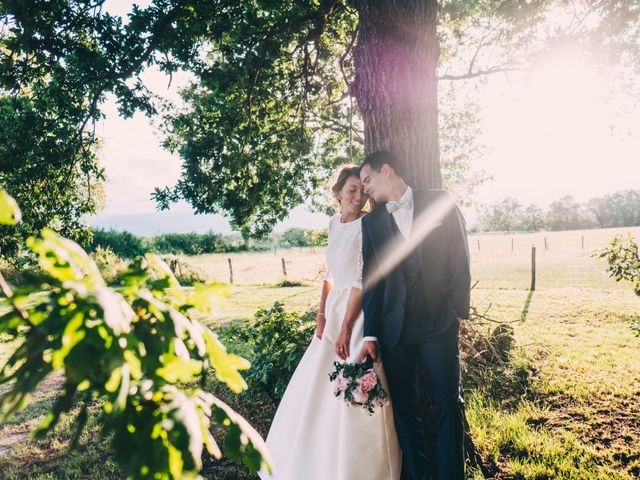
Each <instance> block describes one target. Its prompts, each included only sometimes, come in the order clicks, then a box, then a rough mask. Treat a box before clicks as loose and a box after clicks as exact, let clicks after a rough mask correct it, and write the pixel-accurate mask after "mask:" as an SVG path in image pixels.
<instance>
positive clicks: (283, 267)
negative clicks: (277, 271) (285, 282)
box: [281, 258, 287, 277]
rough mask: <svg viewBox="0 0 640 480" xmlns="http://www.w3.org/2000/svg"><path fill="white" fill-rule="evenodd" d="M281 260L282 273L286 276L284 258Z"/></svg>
mask: <svg viewBox="0 0 640 480" xmlns="http://www.w3.org/2000/svg"><path fill="white" fill-rule="evenodd" d="M281 260H282V274H283V275H284V276H285V277H286V276H287V267H286V265H285V264H284V258H282V259H281Z"/></svg>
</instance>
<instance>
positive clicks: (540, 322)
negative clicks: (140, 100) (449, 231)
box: [0, 228, 640, 479]
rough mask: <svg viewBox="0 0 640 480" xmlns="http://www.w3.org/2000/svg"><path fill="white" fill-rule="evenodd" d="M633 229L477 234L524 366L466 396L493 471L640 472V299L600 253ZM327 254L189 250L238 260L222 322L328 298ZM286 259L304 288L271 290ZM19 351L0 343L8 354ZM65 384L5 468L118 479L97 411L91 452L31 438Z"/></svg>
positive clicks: (219, 261)
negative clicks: (639, 323) (611, 273)
mask: <svg viewBox="0 0 640 480" xmlns="http://www.w3.org/2000/svg"><path fill="white" fill-rule="evenodd" d="M626 231H632V232H633V234H634V235H635V236H636V238H638V237H640V228H635V229H627V230H598V231H585V232H559V233H546V234H525V235H513V236H510V235H482V236H472V237H470V249H471V253H472V269H473V276H474V280H475V281H477V282H478V283H477V285H476V287H475V289H474V291H473V303H474V304H475V305H476V307H477V308H478V309H479V310H480V311H484V310H487V309H488V314H489V316H491V317H492V318H494V319H496V320H499V321H508V322H512V326H513V327H514V329H515V339H516V345H517V347H516V348H515V350H514V351H512V363H513V364H514V365H515V366H517V367H518V371H520V372H525V374H523V375H522V376H519V377H518V378H516V379H511V380H509V379H506V380H504V384H502V385H498V387H499V390H500V394H499V395H497V394H496V392H495V391H493V390H492V391H486V390H477V391H467V392H466V402H467V415H468V419H469V422H470V425H471V429H472V433H473V436H474V439H475V441H476V444H477V446H478V448H479V449H480V450H481V451H482V453H483V455H484V457H485V458H487V459H490V460H491V462H490V463H491V464H492V465H493V468H494V470H493V478H508V479H556V478H562V479H632V478H639V477H640V337H638V336H636V335H635V333H634V331H633V330H632V328H631V326H630V325H631V322H632V320H633V319H634V318H638V316H640V297H637V296H635V295H634V294H633V291H632V289H631V287H630V286H629V285H625V284H618V283H616V282H615V281H613V280H612V279H610V278H609V277H608V276H607V274H606V273H605V265H604V264H603V263H602V262H601V261H599V260H597V259H595V258H592V257H591V254H592V252H593V251H594V250H596V249H598V248H601V247H603V246H604V245H605V244H606V242H607V240H608V239H609V238H611V237H612V236H613V235H615V234H619V233H624V232H626ZM583 235H584V243H585V245H584V249H583V248H582V236H583ZM545 236H546V237H547V246H548V249H547V250H545V247H544V237H545ZM512 238H513V242H514V251H513V253H512V252H511V239H512ZM478 240H479V241H480V249H479V250H478ZM532 244H535V245H536V247H537V258H536V260H537V289H536V291H535V292H530V291H529V284H530V262H531V245H532ZM323 255H324V252H323V251H322V250H317V251H315V252H311V251H301V250H298V249H295V250H287V251H280V252H278V253H277V255H274V253H273V252H270V253H262V254H251V255H244V256H243V255H230V256H224V255H207V256H200V257H191V258H188V259H186V260H187V261H189V262H190V263H191V264H193V265H194V266H195V267H196V268H199V269H200V270H202V271H203V272H205V273H206V274H207V275H209V276H210V278H211V279H214V280H221V281H225V280H226V278H225V276H228V266H227V260H226V259H227V258H228V257H230V258H232V262H233V265H234V274H235V278H236V285H235V286H234V287H233V289H232V296H231V298H230V299H229V302H228V303H227V305H226V306H225V307H224V309H223V310H222V311H221V312H220V316H219V318H218V319H217V320H216V322H215V323H218V322H222V323H228V322H237V321H244V320H247V319H250V318H251V317H252V316H253V313H254V312H255V310H256V309H258V308H261V307H268V306H270V305H271V304H272V303H273V302H274V301H276V300H282V301H283V302H284V303H285V306H286V307H287V308H289V309H292V310H302V309H304V308H306V307H307V306H308V305H310V304H313V303H314V302H317V297H318V294H319V286H320V279H321V278H322V277H321V272H322V269H323ZM280 258H285V260H286V266H287V274H288V275H287V278H288V279H291V280H300V281H303V282H304V283H305V285H304V286H301V287H292V288H277V287H274V286H273V284H274V283H275V282H278V281H280V280H282V277H283V275H282V269H281V265H280ZM227 278H228V277H227ZM269 284H270V285H269ZM10 347H11V345H10V344H7V343H5V344H1V343H0V361H1V360H2V358H3V357H4V358H6V355H7V353H8V351H9V349H10ZM55 386H56V384H55V380H53V381H52V382H50V383H49V384H47V385H45V386H44V388H43V389H42V391H41V392H40V393H39V394H38V396H37V397H36V398H34V399H33V400H32V402H31V404H30V405H29V407H28V408H27V409H26V410H25V411H24V412H23V413H22V414H21V415H20V417H18V418H16V419H14V420H12V421H11V422H9V423H8V424H6V425H4V426H2V427H0V478H2V477H4V478H40V479H54V478H55V479H57V478H87V477H93V478H114V479H115V478H119V476H118V471H117V468H116V467H115V465H114V464H113V463H112V462H111V461H110V460H109V452H108V448H107V447H106V446H105V442H103V441H98V440H96V438H99V425H98V422H97V420H95V418H97V417H93V418H94V423H93V424H91V425H90V426H89V427H90V428H89V431H88V432H87V434H85V436H84V441H83V446H82V447H81V453H80V454H68V453H66V451H65V447H66V444H67V442H68V440H69V438H70V432H69V429H70V427H69V425H66V424H65V423H64V422H63V424H62V425H60V427H58V429H57V430H56V432H55V435H53V436H52V437H51V438H49V439H48V440H46V441H44V442H40V443H36V442H33V441H27V440H26V437H25V434H26V432H28V431H29V429H30V428H32V427H33V426H34V425H35V424H36V423H37V422H38V421H39V419H40V418H41V417H42V415H43V414H44V412H45V410H46V408H47V407H48V406H49V405H50V403H51V401H52V398H53V396H54V394H55ZM237 408H238V409H239V410H240V411H241V412H243V413H244V414H246V415H247V417H248V418H249V420H250V421H252V422H253V423H254V424H255V425H256V426H257V427H258V429H259V430H260V431H261V432H262V433H265V432H266V430H267V429H268V425H269V421H270V418H271V415H272V414H273V408H274V406H273V405H263V404H262V403H260V399H259V398H257V397H255V396H251V394H243V395H241V396H240V397H239V398H238V400H237ZM238 472H240V473H238ZM241 472H242V469H237V468H235V467H232V466H229V464H228V463H223V464H222V466H220V465H216V464H212V463H210V462H208V463H207V470H206V472H205V476H206V478H211V479H213V478H220V479H222V478H227V479H232V478H248V477H246V476H244V474H242V473H241ZM472 475H475V476H474V478H482V477H481V476H480V474H479V473H478V472H476V473H472Z"/></svg>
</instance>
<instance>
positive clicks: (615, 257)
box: [596, 233, 640, 295]
mask: <svg viewBox="0 0 640 480" xmlns="http://www.w3.org/2000/svg"><path fill="white" fill-rule="evenodd" d="M596 256H598V257H599V258H604V259H605V260H606V262H607V264H608V267H607V270H608V272H609V275H610V276H611V277H613V278H615V279H616V281H617V282H619V281H620V280H625V281H627V282H631V283H632V284H633V289H634V291H635V292H636V295H640V257H639V256H638V244H637V243H636V242H635V241H634V239H633V237H632V236H631V234H630V233H629V234H627V236H623V235H618V236H617V237H614V238H612V239H611V241H610V242H609V245H608V246H607V248H605V249H603V250H601V251H600V252H598V253H597V254H596Z"/></svg>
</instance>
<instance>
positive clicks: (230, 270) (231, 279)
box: [227, 258, 233, 284]
mask: <svg viewBox="0 0 640 480" xmlns="http://www.w3.org/2000/svg"><path fill="white" fill-rule="evenodd" d="M227 262H229V283H231V284H232V283H233V266H232V265H231V259H230V258H227Z"/></svg>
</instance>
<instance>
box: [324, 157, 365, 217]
mask: <svg viewBox="0 0 640 480" xmlns="http://www.w3.org/2000/svg"><path fill="white" fill-rule="evenodd" d="M349 177H358V178H360V167H359V166H356V165H347V166H345V167H342V169H341V170H340V173H338V179H337V180H336V183H334V184H333V186H332V187H331V191H332V192H333V195H334V196H335V195H336V194H337V193H338V192H339V191H340V190H342V187H344V185H345V183H347V180H348V179H349ZM368 203H369V207H368V208H367V206H366V205H365V208H364V209H363V211H365V212H368V211H370V210H373V207H375V202H374V201H373V198H369V202H368Z"/></svg>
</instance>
